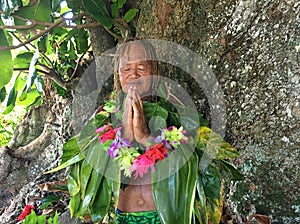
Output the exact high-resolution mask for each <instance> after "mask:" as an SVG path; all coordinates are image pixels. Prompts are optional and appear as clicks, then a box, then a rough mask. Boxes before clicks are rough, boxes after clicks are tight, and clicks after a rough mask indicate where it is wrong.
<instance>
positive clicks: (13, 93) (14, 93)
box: [3, 75, 20, 114]
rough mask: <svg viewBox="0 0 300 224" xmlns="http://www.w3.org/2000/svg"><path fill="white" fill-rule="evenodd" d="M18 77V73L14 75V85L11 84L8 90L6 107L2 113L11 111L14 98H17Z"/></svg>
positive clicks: (14, 101) (14, 102)
mask: <svg viewBox="0 0 300 224" xmlns="http://www.w3.org/2000/svg"><path fill="white" fill-rule="evenodd" d="M19 77H20V76H19V75H18V76H17V77H16V79H15V82H14V85H13V86H12V88H11V89H10V91H9V94H8V99H7V102H6V108H5V110H4V112H3V114H8V113H9V112H11V111H12V110H13V109H14V107H15V105H16V99H17V95H18V83H19Z"/></svg>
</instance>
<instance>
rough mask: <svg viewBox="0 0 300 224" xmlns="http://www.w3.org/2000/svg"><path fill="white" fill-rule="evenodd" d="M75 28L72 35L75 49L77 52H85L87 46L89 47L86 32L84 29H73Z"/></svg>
mask: <svg viewBox="0 0 300 224" xmlns="http://www.w3.org/2000/svg"><path fill="white" fill-rule="evenodd" d="M74 30H76V33H75V35H74V38H75V43H76V45H75V46H76V51H77V53H78V54H83V53H85V52H86V51H87V50H88V48H89V44H88V38H89V35H88V32H87V31H86V30H84V29H74Z"/></svg>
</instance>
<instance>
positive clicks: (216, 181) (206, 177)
mask: <svg viewBox="0 0 300 224" xmlns="http://www.w3.org/2000/svg"><path fill="white" fill-rule="evenodd" d="M201 178H202V183H203V188H204V191H205V195H206V196H207V197H209V198H212V199H216V198H218V197H219V195H220V191H221V175H220V172H219V170H218V168H217V167H215V165H213V164H209V165H208V167H207V168H206V169H205V170H203V172H202V173H201Z"/></svg>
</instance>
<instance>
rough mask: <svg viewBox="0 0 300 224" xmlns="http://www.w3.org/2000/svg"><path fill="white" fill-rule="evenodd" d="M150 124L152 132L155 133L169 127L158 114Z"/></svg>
mask: <svg viewBox="0 0 300 224" xmlns="http://www.w3.org/2000/svg"><path fill="white" fill-rule="evenodd" d="M148 126H149V129H150V131H151V133H155V131H158V130H162V129H163V128H167V122H166V120H165V119H163V118H162V117H159V116H156V117H153V118H152V119H151V120H150V121H149V124H148Z"/></svg>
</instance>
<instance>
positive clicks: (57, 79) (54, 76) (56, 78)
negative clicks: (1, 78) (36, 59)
mask: <svg viewBox="0 0 300 224" xmlns="http://www.w3.org/2000/svg"><path fill="white" fill-rule="evenodd" d="M39 66H40V67H43V68H44V69H45V70H47V71H45V70H42V69H36V71H37V72H39V73H42V74H43V75H44V76H45V77H47V78H50V79H52V80H53V81H54V82H56V83H57V84H58V85H59V86H61V87H62V88H64V89H65V90H67V82H66V81H65V80H63V79H62V78H61V77H60V76H59V75H58V74H57V73H56V72H55V70H54V69H50V68H48V67H46V66H44V65H41V64H39ZM27 70H28V68H14V71H27Z"/></svg>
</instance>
